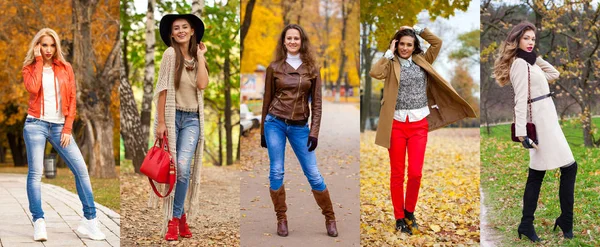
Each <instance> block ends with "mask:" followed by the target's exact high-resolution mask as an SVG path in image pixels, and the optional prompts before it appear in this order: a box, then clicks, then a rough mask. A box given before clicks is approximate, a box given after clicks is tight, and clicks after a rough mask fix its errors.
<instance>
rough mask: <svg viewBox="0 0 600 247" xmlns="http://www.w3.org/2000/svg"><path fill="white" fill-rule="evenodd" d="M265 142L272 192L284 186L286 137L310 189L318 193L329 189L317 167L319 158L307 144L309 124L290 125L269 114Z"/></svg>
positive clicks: (265, 125) (265, 126)
mask: <svg viewBox="0 0 600 247" xmlns="http://www.w3.org/2000/svg"><path fill="white" fill-rule="evenodd" d="M264 128H265V140H266V141H267V150H268V152H269V160H270V163H271V164H270V171H269V182H270V187H271V189H272V190H278V189H279V188H280V187H281V185H282V184H283V174H284V172H285V168H284V161H285V145H286V141H285V139H286V137H287V139H288V141H289V142H290V145H291V146H292V149H293V150H294V153H295V154H296V157H297V158H298V161H300V166H301V167H302V171H303V172H304V175H305V176H306V178H307V179H308V183H310V187H311V188H312V189H313V190H316V191H324V190H325V189H326V188H327V187H326V185H325V181H323V177H322V176H321V173H320V172H319V168H318V167H317V156H316V155H315V152H314V151H313V152H309V151H308V147H307V146H306V143H307V142H308V134H309V132H310V129H309V128H308V123H306V125H303V126H298V125H288V124H286V123H285V122H284V121H282V120H279V119H277V118H275V117H274V116H273V115H271V114H267V117H266V118H265V123H264Z"/></svg>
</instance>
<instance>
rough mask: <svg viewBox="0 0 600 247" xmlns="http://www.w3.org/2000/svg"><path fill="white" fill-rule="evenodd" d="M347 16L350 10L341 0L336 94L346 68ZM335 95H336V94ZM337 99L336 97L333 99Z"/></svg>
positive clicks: (344, 0) (343, 0) (344, 1)
mask: <svg viewBox="0 0 600 247" xmlns="http://www.w3.org/2000/svg"><path fill="white" fill-rule="evenodd" d="M348 15H350V9H349V8H348V7H347V5H346V0H342V40H341V42H340V68H339V70H338V77H337V81H336V83H335V84H336V92H339V91H340V85H341V84H342V80H343V78H344V68H345V67H346V60H347V59H348V58H347V56H346V52H345V49H346V29H347V27H348V25H347V23H348ZM336 94H337V93H336ZM335 99H336V100H337V99H338V98H337V97H336V98H335Z"/></svg>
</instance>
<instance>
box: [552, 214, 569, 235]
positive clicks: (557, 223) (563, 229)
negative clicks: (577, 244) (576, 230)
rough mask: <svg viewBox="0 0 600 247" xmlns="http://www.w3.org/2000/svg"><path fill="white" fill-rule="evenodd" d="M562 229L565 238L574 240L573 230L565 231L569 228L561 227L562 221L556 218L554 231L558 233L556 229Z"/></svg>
mask: <svg viewBox="0 0 600 247" xmlns="http://www.w3.org/2000/svg"><path fill="white" fill-rule="evenodd" d="M557 226H558V227H560V230H561V231H562V232H563V236H564V237H565V238H567V239H573V237H574V236H573V229H571V230H569V231H565V229H566V228H567V227H565V226H561V221H560V217H558V218H556V220H555V221H554V229H553V231H556V227H557Z"/></svg>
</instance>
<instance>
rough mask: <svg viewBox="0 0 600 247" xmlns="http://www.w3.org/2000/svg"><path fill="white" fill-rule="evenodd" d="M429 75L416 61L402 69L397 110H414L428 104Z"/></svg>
mask: <svg viewBox="0 0 600 247" xmlns="http://www.w3.org/2000/svg"><path fill="white" fill-rule="evenodd" d="M426 88H427V77H426V76H425V71H424V70H423V69H422V68H421V67H420V66H419V65H416V64H414V63H411V65H410V66H409V67H402V68H401V69H400V87H398V98H397V100H396V110H400V109H402V110H412V109H419V108H423V107H425V106H427V91H426Z"/></svg>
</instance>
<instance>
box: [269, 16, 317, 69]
mask: <svg viewBox="0 0 600 247" xmlns="http://www.w3.org/2000/svg"><path fill="white" fill-rule="evenodd" d="M290 29H296V30H298V32H300V42H301V44H300V59H301V60H302V63H303V64H304V65H305V66H306V67H307V68H308V70H309V71H311V72H312V71H313V70H314V69H315V67H316V60H315V55H314V53H313V48H312V46H311V45H310V41H309V40H308V36H307V35H306V32H304V29H302V27H300V25H296V24H288V25H287V26H285V27H284V28H283V31H281V35H280V37H279V41H277V48H276V49H275V61H276V62H280V61H285V59H286V58H287V49H286V48H285V45H284V44H283V42H284V41H285V33H286V32H287V31H288V30H290Z"/></svg>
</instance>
